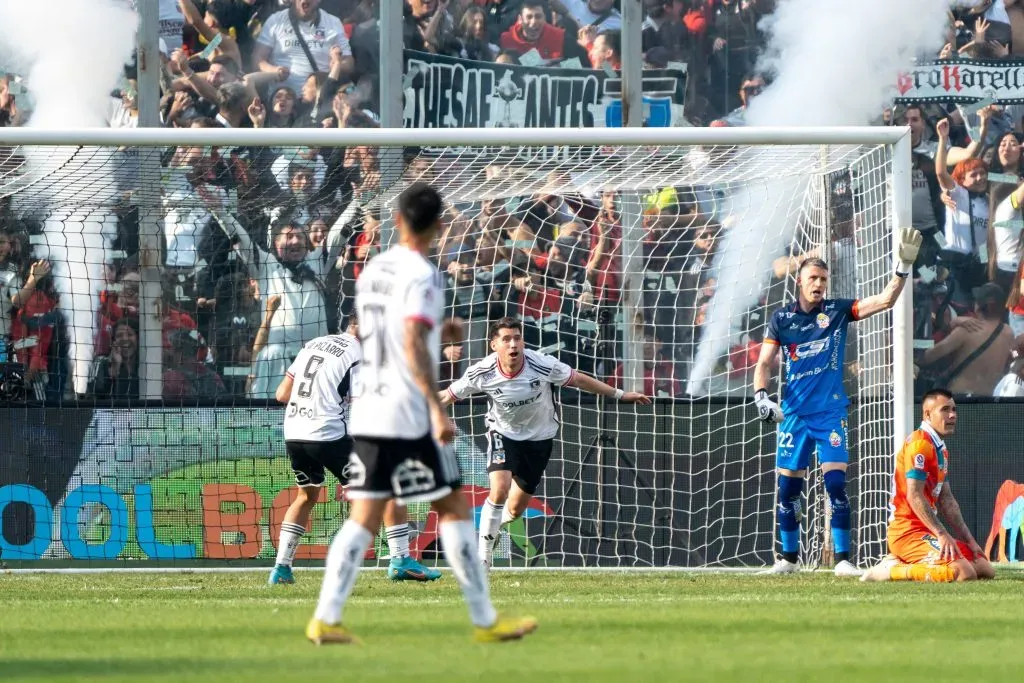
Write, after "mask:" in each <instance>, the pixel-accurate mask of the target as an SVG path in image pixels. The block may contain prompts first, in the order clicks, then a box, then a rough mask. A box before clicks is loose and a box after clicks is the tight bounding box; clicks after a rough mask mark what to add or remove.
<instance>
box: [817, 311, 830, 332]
mask: <svg viewBox="0 0 1024 683" xmlns="http://www.w3.org/2000/svg"><path fill="white" fill-rule="evenodd" d="M814 322H816V323H818V327H820V328H821V329H823V330H827V329H828V324H829V318H828V316H827V315H825V314H824V313H819V314H818V317H817V318H815V319H814Z"/></svg>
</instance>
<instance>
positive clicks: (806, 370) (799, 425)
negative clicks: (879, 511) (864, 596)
mask: <svg viewBox="0 0 1024 683" xmlns="http://www.w3.org/2000/svg"><path fill="white" fill-rule="evenodd" d="M920 247H921V233H919V232H918V231H917V230H913V229H909V228H907V229H904V230H902V231H901V233H900V245H899V254H898V256H899V263H898V265H897V269H896V274H895V275H894V276H893V278H892V280H891V281H890V282H889V284H888V285H887V286H886V288H885V290H884V291H883V292H882V293H881V294H878V295H875V296H871V297H867V298H865V299H861V300H859V301H853V300H850V299H826V298H825V291H826V289H827V288H828V265H827V264H826V263H825V262H824V261H822V260H821V259H817V258H810V259H806V260H805V261H804V262H803V263H802V264H800V269H799V271H798V273H797V279H796V284H797V289H798V294H797V301H796V303H794V304H792V305H790V306H786V307H783V308H780V309H778V310H777V311H775V313H774V315H772V318H771V321H770V323H769V325H768V331H767V333H766V334H765V339H764V344H763V345H762V346H761V355H760V357H759V358H758V360H757V366H756V368H755V369H754V389H755V392H754V399H755V402H756V403H757V409H758V413H759V414H760V417H761V419H762V420H764V421H765V422H767V423H769V424H774V423H781V424H780V425H779V428H778V434H777V451H776V468H777V471H778V475H779V478H778V503H777V505H776V508H775V514H776V518H777V521H778V525H779V535H780V536H781V540H782V558H781V559H780V560H778V561H777V562H776V563H775V565H774V566H773V567H772V568H771V569H770V570H769V572H770V573H773V574H788V573H791V572H795V571H797V558H798V556H799V552H800V495H801V493H802V492H803V487H804V477H805V476H806V475H807V467H808V465H809V463H810V455H811V452H812V451H814V450H815V448H817V459H818V462H819V463H821V471H822V473H823V475H824V479H825V491H826V492H827V493H828V497H829V500H830V502H831V504H832V545H833V549H834V550H835V557H836V566H835V574H836V576H860V574H861V572H860V570H859V569H857V567H856V566H854V564H853V563H851V562H850V501H849V499H848V498H847V497H846V467H847V464H848V463H849V453H848V451H847V436H848V435H847V428H846V407H847V406H848V405H849V404H850V401H849V400H848V399H847V398H846V390H845V388H844V387H843V358H844V357H845V347H846V330H847V327H848V326H849V324H850V323H851V322H853V321H855V320H863V319H864V318H868V317H870V316H872V315H875V314H876V313H881V312H883V311H888V310H889V309H891V308H892V307H893V306H894V305H896V300H897V299H899V296H900V293H901V292H902V291H903V286H904V284H905V283H906V279H907V276H909V275H910V273H911V271H912V269H913V266H914V261H915V260H916V259H917V252H918V250H919V249H920ZM780 347H781V348H782V349H783V351H784V353H785V359H786V393H785V399H784V400H783V402H782V408H781V409H780V408H779V406H778V405H777V404H776V403H775V402H774V401H772V400H771V398H769V396H768V388H767V387H768V381H769V379H770V378H771V367H772V364H773V362H774V360H775V355H776V354H777V353H778V352H779V348H780Z"/></svg>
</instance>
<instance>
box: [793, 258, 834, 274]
mask: <svg viewBox="0 0 1024 683" xmlns="http://www.w3.org/2000/svg"><path fill="white" fill-rule="evenodd" d="M804 268H821V269H822V270H828V264H827V263H825V260H824V259H820V258H818V257H817V256H811V257H810V258H805V259H804V260H803V261H801V262H800V268H798V269H797V271H796V272H797V274H798V275H799V274H800V273H802V272H804Z"/></svg>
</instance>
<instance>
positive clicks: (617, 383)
mask: <svg viewBox="0 0 1024 683" xmlns="http://www.w3.org/2000/svg"><path fill="white" fill-rule="evenodd" d="M662 346H663V345H662V343H661V342H660V341H659V340H658V338H657V337H656V336H655V335H654V333H653V332H645V333H644V336H643V344H642V353H643V367H642V372H643V375H642V377H643V391H642V392H641V393H643V394H644V395H645V396H655V397H658V396H668V397H673V396H682V394H683V385H682V382H681V381H680V380H679V379H678V378H677V377H676V371H675V363H673V362H672V361H671V360H670V359H669V358H668V357H667V356H666V355H665V354H664V353H663V352H662ZM625 372H626V366H625V365H624V364H620V365H619V366H618V367H617V368H615V374H614V375H613V376H612V377H610V378H609V379H608V384H610V385H611V386H613V387H615V388H616V389H625V379H624V377H625Z"/></svg>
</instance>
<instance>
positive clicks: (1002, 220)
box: [987, 183, 1024, 291]
mask: <svg viewBox="0 0 1024 683" xmlns="http://www.w3.org/2000/svg"><path fill="white" fill-rule="evenodd" d="M1022 201H1024V183H1021V184H1020V185H1013V184H1010V183H996V184H995V185H993V187H992V189H991V191H990V193H989V226H988V245H987V247H988V279H989V280H990V281H991V282H995V283H997V284H998V285H999V286H1000V287H1002V288H1003V290H1004V291H1008V290H1010V289H1011V288H1012V287H1013V283H1014V280H1015V279H1016V277H1017V269H1018V266H1019V265H1020V260H1021V251H1020V247H1021V245H1020V241H1021V235H1024V230H1022V229H1021V226H1022V225H1024V223H1022V222H1021V221H1022V218H1021V210H1020V207H1021V202H1022Z"/></svg>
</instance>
